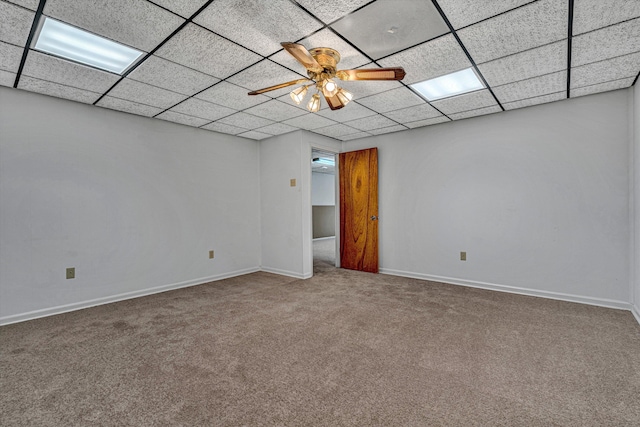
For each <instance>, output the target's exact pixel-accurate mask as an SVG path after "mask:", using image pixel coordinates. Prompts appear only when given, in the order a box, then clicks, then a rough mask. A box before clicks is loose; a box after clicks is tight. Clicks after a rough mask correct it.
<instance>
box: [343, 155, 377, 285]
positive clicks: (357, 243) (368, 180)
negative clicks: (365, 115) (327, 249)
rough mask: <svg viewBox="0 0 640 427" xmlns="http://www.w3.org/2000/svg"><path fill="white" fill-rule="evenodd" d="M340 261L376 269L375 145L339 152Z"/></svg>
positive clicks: (356, 267) (344, 264)
mask: <svg viewBox="0 0 640 427" xmlns="http://www.w3.org/2000/svg"><path fill="white" fill-rule="evenodd" d="M339 175H340V265H341V267H342V268H348V269H351V270H360V271H368V272H370V273H377V272H378V149H377V148H370V149H367V150H358V151H351V152H348V153H340V154H339Z"/></svg>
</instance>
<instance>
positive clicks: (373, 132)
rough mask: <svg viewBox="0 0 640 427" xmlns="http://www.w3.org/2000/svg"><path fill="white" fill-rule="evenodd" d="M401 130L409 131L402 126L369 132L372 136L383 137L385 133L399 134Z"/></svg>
mask: <svg viewBox="0 0 640 427" xmlns="http://www.w3.org/2000/svg"><path fill="white" fill-rule="evenodd" d="M401 130H407V128H406V127H405V126H402V125H394V126H389V127H386V128H380V129H372V130H370V131H369V133H370V134H372V135H382V134H385V133H392V132H399V131H401Z"/></svg>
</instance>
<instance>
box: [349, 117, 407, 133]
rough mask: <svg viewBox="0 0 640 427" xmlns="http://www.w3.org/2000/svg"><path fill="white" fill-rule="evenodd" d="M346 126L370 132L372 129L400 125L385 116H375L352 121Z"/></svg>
mask: <svg viewBox="0 0 640 427" xmlns="http://www.w3.org/2000/svg"><path fill="white" fill-rule="evenodd" d="M344 124H345V125H347V126H351V127H354V128H356V129H358V130H362V131H368V130H371V129H380V128H386V127H389V126H395V125H397V124H398V123H396V122H394V121H393V120H390V119H388V118H386V117H385V116H382V115H380V114H376V115H375V116H369V117H364V118H362V119H358V120H352V121H350V122H346V123H344Z"/></svg>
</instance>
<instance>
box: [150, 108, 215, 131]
mask: <svg viewBox="0 0 640 427" xmlns="http://www.w3.org/2000/svg"><path fill="white" fill-rule="evenodd" d="M156 118H158V119H161V120H166V121H169V122H174V123H180V124H181V125H187V126H193V127H200V126H202V125H204V124H206V123H209V122H210V120H206V119H201V118H200V117H193V116H188V115H186V114H180V113H176V112H175V111H165V112H164V113H162V114H159V115H157V116H156Z"/></svg>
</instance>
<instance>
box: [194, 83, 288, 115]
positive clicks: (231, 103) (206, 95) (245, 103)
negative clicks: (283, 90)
mask: <svg viewBox="0 0 640 427" xmlns="http://www.w3.org/2000/svg"><path fill="white" fill-rule="evenodd" d="M248 93H249V91H248V90H247V89H245V88H243V87H240V86H236V85H233V84H231V83H228V82H220V83H218V84H217V85H215V86H213V87H212V88H209V89H207V90H205V91H204V92H200V93H199V94H197V95H195V97H196V98H199V99H204V100H205V101H209V102H213V103H215V104H218V105H223V106H225V107H229V108H233V109H235V110H244V109H245V108H249V107H252V106H254V105H257V104H262V103H263V102H266V101H268V100H269V98H268V97H266V96H264V95H251V96H249V95H248ZM287 96H288V95H287Z"/></svg>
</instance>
